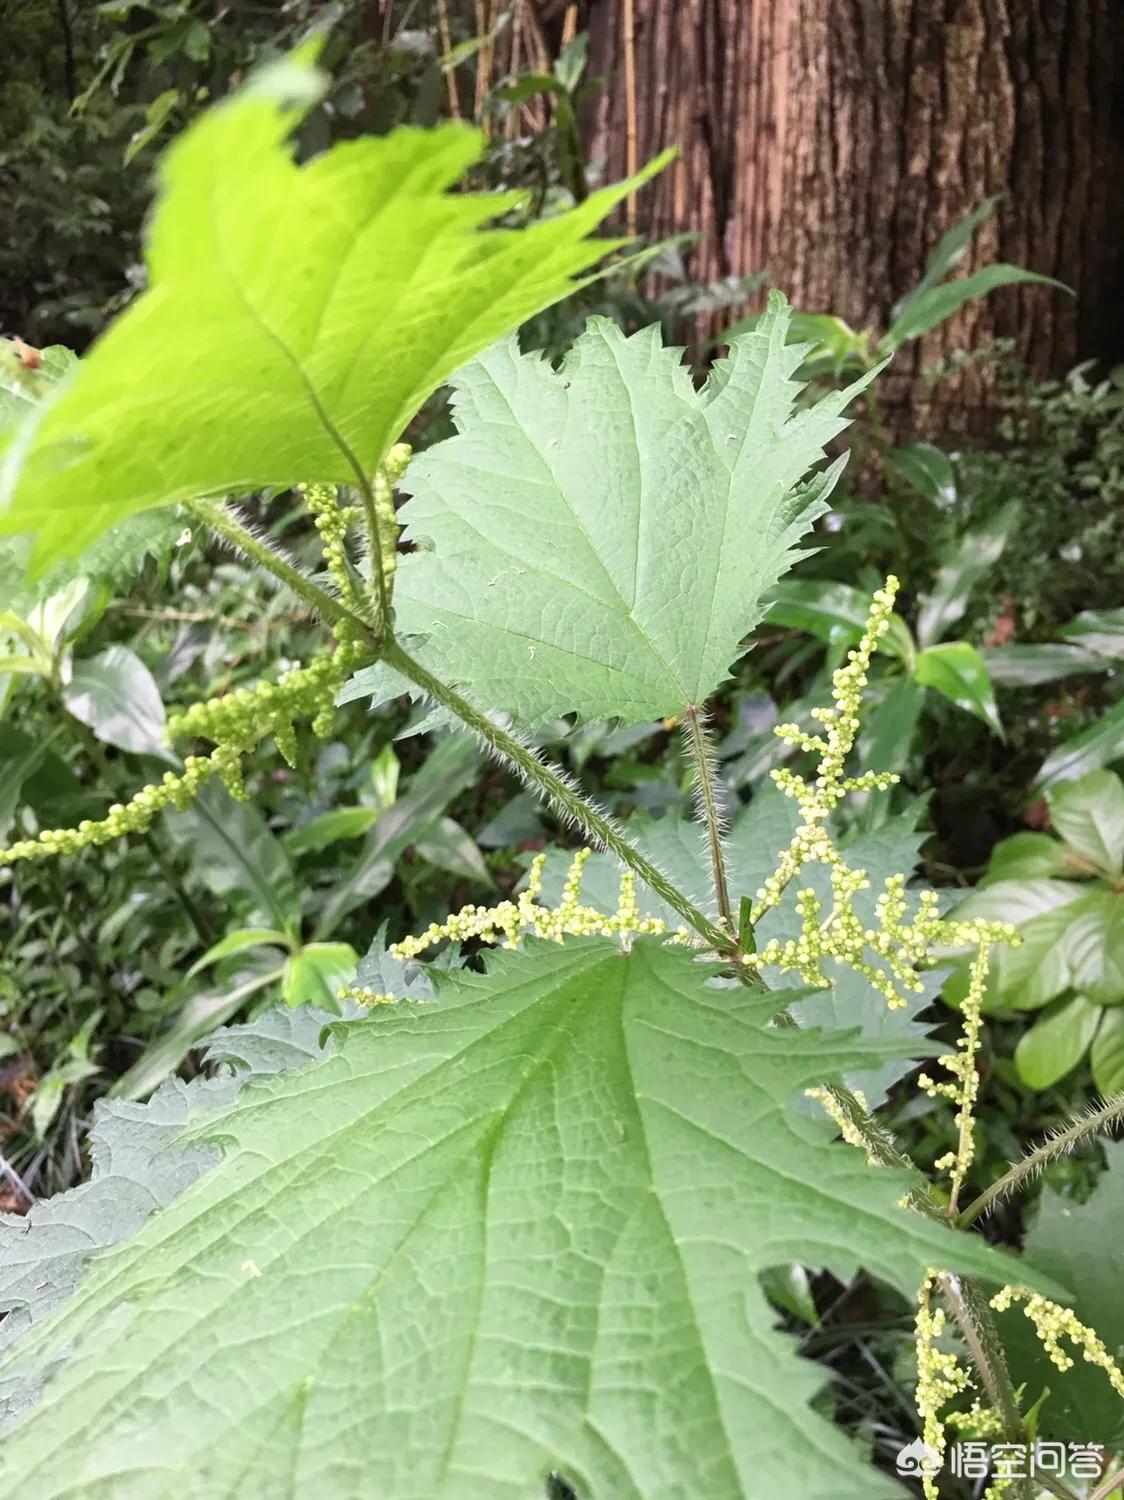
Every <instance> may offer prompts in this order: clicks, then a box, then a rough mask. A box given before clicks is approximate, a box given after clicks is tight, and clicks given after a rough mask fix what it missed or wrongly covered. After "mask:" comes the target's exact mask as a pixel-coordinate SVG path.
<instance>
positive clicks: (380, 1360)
mask: <svg viewBox="0 0 1124 1500" xmlns="http://www.w3.org/2000/svg"><path fill="white" fill-rule="evenodd" d="M436 977H437V982H438V992H439V994H438V1001H437V1003H436V1004H432V1003H422V1004H420V1005H412V1004H406V1003H403V1004H401V1005H399V1006H397V1007H389V1008H384V1009H382V1010H380V1011H379V1012H376V1014H375V1015H374V1016H373V1017H372V1018H371V1019H369V1020H361V1021H356V1022H350V1023H344V1024H342V1025H340V1026H337V1027H336V1028H334V1033H333V1034H334V1036H335V1039H336V1048H337V1050H336V1051H334V1052H332V1053H330V1054H329V1055H328V1056H326V1057H325V1058H324V1059H323V1060H322V1061H321V1062H319V1063H316V1064H314V1065H312V1066H311V1067H309V1068H305V1069H302V1070H300V1071H296V1072H293V1073H289V1074H286V1075H284V1076H283V1077H280V1078H277V1079H274V1080H272V1081H268V1082H265V1083H264V1084H261V1085H253V1086H249V1087H247V1088H244V1089H243V1090H242V1092H241V1093H240V1094H239V1095H238V1097H237V1100H236V1101H235V1102H234V1104H233V1105H232V1106H230V1107H226V1108H219V1109H218V1110H215V1111H212V1112H211V1113H210V1114H209V1115H207V1116H206V1117H204V1118H203V1119H202V1120H201V1121H200V1122H199V1123H198V1125H196V1126H195V1127H194V1128H189V1129H188V1130H187V1132H186V1133H185V1135H184V1136H183V1137H182V1140H181V1145H182V1146H183V1147H185V1148H186V1149H187V1150H188V1152H189V1153H191V1154H192V1157H193V1159H194V1161H195V1162H196V1164H198V1160H199V1155H200V1152H201V1151H206V1150H207V1149H208V1148H211V1149H213V1143H214V1142H221V1143H222V1146H223V1159H222V1160H221V1162H220V1163H219V1164H218V1165H217V1166H215V1167H214V1168H213V1170H211V1171H210V1172H209V1173H207V1174H206V1175H205V1176H203V1177H202V1178H197V1180H196V1181H195V1182H194V1183H193V1185H192V1186H190V1187H189V1188H188V1189H187V1191H186V1192H185V1193H183V1195H182V1196H181V1197H179V1198H178V1199H177V1200H176V1201H175V1202H173V1203H171V1204H170V1206H168V1207H166V1208H164V1209H163V1210H162V1211H160V1212H158V1213H157V1214H155V1215H154V1216H153V1217H152V1218H151V1219H150V1220H149V1221H148V1222H147V1223H146V1224H145V1225H144V1227H143V1228H142V1229H141V1230H140V1232H139V1234H138V1235H137V1236H136V1237H135V1238H134V1239H133V1240H132V1241H131V1242H129V1243H127V1244H124V1245H120V1246H118V1247H117V1248H115V1249H113V1250H109V1251H108V1252H106V1253H103V1254H102V1255H100V1256H99V1257H97V1259H96V1260H95V1262H94V1263H93V1264H92V1265H90V1266H89V1268H88V1270H87V1272H86V1275H85V1278H84V1280H83V1281H82V1283H81V1285H80V1286H79V1289H78V1292H77V1294H76V1295H75V1296H73V1297H72V1298H71V1299H70V1300H69V1302H68V1303H67V1304H66V1305H65V1306H64V1307H63V1308H62V1309H61V1310H60V1311H59V1312H58V1313H56V1314H54V1315H53V1316H49V1317H48V1318H47V1319H46V1320H45V1321H42V1322H40V1323H39V1325H38V1326H37V1327H32V1328H31V1329H30V1331H28V1332H27V1333H26V1334H25V1335H24V1336H23V1338H21V1339H20V1340H18V1341H17V1342H16V1343H15V1344H14V1345H13V1347H12V1348H11V1350H10V1351H9V1353H8V1357H7V1359H6V1361H5V1362H4V1364H3V1366H0V1377H4V1378H6V1382H7V1385H8V1389H9V1392H10V1395H11V1399H12V1404H13V1406H15V1407H16V1409H17V1410H19V1403H20V1402H21V1401H22V1402H23V1403H24V1411H23V1413H22V1415H21V1416H17V1419H16V1425H15V1427H14V1429H13V1430H12V1431H11V1432H10V1433H9V1434H8V1436H7V1438H6V1441H5V1445H4V1451H3V1458H2V1464H3V1473H4V1474H6V1475H7V1476H8V1478H9V1481H14V1478H15V1476H26V1475H28V1474H34V1475H35V1476H36V1493H37V1497H38V1500H61V1497H62V1496H64V1495H74V1494H76V1493H82V1494H83V1495H84V1496H87V1497H89V1500H94V1497H95V1496H98V1495H103V1496H106V1497H108V1496H110V1495H112V1496H113V1500H133V1497H140V1496H144V1497H145V1500H158V1497H164V1496H167V1497H169V1500H170V1497H173V1496H174V1497H175V1500H203V1497H206V1500H215V1497H217V1496H220V1495H222V1496H234V1495H240V1496H247V1497H249V1496H251V1495H252V1496H254V1497H255V1500H259V1497H267V1496H273V1495H277V1496H280V1495H289V1494H300V1495H303V1494H313V1493H314V1494H317V1495H319V1496H323V1497H324V1500H368V1497H370V1496H373V1495H377V1496H379V1497H380V1500H407V1497H409V1500H420V1497H425V1500H479V1497H481V1496H483V1495H487V1496H488V1497H489V1500H532V1497H533V1496H535V1495H537V1494H539V1493H540V1492H541V1489H542V1486H543V1484H544V1481H545V1478H546V1476H547V1475H548V1473H550V1472H552V1471H556V1472H560V1473H562V1474H564V1475H566V1476H567V1477H569V1478H570V1479H571V1480H572V1482H573V1483H574V1485H575V1487H576V1488H577V1490H578V1492H579V1493H580V1494H582V1495H592V1496H597V1497H602V1496H605V1497H608V1496H612V1497H613V1500H653V1497H654V1496H660V1497H663V1500H697V1497H701V1496H706V1497H707V1500H744V1497H748V1496H765V1495H768V1496H773V1495H803V1494H830V1495H831V1496H832V1497H833V1500H860V1497H861V1500H879V1497H883V1496H885V1497H889V1496H891V1495H894V1494H897V1493H899V1491H898V1490H897V1488H896V1486H895V1483H894V1481H893V1480H891V1479H889V1478H888V1477H887V1476H885V1475H882V1474H877V1473H874V1472H872V1471H871V1470H869V1469H867V1467H866V1466H865V1464H864V1463H863V1461H862V1459H861V1458H860V1456H859V1454H858V1452H857V1450H856V1449H855V1448H853V1447H852V1446H851V1445H849V1444H848V1442H847V1441H846V1440H845V1439H844V1438H843V1437H842V1436H841V1435H840V1434H839V1433H837V1432H836V1431H834V1430H833V1429H832V1427H831V1426H830V1424H829V1423H826V1422H824V1421H823V1420H822V1418H820V1417H819V1416H817V1415H814V1414H813V1412H812V1411H811V1409H810V1407H809V1405H808V1402H809V1398H810V1397H811V1396H812V1395H813V1394H814V1393H815V1391H816V1388H817V1385H818V1377H817V1374H816V1372H815V1370H814V1368H813V1367H812V1366H810V1365H805V1364H802V1363H801V1362H800V1361H799V1360H798V1359H797V1358H795V1357H794V1353H793V1348H792V1346H791V1344H790V1343H789V1342H788V1341H787V1340H786V1339H785V1338H784V1337H783V1336H782V1335H781V1334H779V1333H778V1332H777V1331H776V1330H775V1328H774V1327H773V1323H774V1316H773V1314H772V1312H771V1311H770V1309H769V1307H768V1304H767V1301H766V1299H765V1297H764V1296H763V1294H762V1292H761V1290H760V1288H759V1286H758V1283H757V1276H758V1274H759V1273H760V1272H761V1271H763V1270H765V1269H767V1268H769V1267H772V1266H775V1265H779V1264H780V1265H785V1264H789V1263H791V1262H792V1261H801V1262H804V1263H810V1264H821V1263H825V1264H827V1265H829V1266H831V1267H832V1268H833V1269H834V1270H835V1271H836V1272H837V1273H838V1274H840V1275H842V1276H844V1277H846V1276H849V1275H850V1274H852V1273H853V1271H854V1270H855V1269H856V1267H858V1266H860V1265H863V1266H865V1267H867V1268H868V1270H869V1271H870V1272H871V1273H872V1274H873V1275H875V1276H877V1277H879V1278H881V1279H883V1280H885V1281H888V1282H890V1283H892V1284H893V1285H895V1286H897V1287H899V1288H900V1289H901V1290H902V1291H903V1292H906V1293H908V1292H910V1291H912V1290H913V1288H914V1287H915V1285H916V1282H917V1281H918V1280H919V1279H920V1277H921V1276H922V1275H923V1274H924V1271H925V1269H926V1268H927V1267H929V1266H932V1265H940V1266H949V1267H950V1268H952V1269H956V1270H960V1271H964V1272H975V1273H978V1274H980V1275H983V1276H984V1277H988V1278H991V1279H996V1278H998V1279H1004V1278H1007V1277H1012V1276H1015V1275H1018V1274H1020V1272H1019V1268H1017V1267H1016V1264H1015V1263H1014V1262H1012V1261H1010V1260H1008V1259H1007V1258H1006V1257H1004V1256H1003V1255H1001V1254H1000V1253H999V1252H997V1251H995V1250H993V1249H992V1248H991V1247H989V1246H987V1245H985V1244H984V1243H983V1242H982V1241H980V1240H978V1239H974V1238H972V1237H970V1236H967V1235H957V1234H955V1233H954V1232H952V1231H950V1230H948V1229H946V1228H945V1227H944V1226H942V1225H938V1224H934V1223H932V1222H931V1221H929V1220H927V1219H925V1218H923V1217H921V1216H920V1215H917V1214H912V1213H910V1212H909V1211H908V1210H906V1209H904V1208H902V1207H901V1205H900V1199H901V1196H902V1193H903V1191H904V1189H905V1187H906V1184H907V1180H908V1179H907V1178H905V1176H904V1175H903V1174H899V1173H898V1172H896V1171H893V1170H888V1169H880V1168H874V1167H871V1166H869V1165H868V1164H867V1162H866V1161H865V1160H864V1158H863V1155H862V1153H860V1152H856V1151H853V1150H851V1149H848V1148H846V1147H844V1146H843V1145H841V1144H840V1143H838V1142H836V1141H833V1140H832V1139H831V1134H832V1132H831V1130H830V1128H829V1127H828V1126H827V1125H826V1124H824V1123H823V1122H820V1121H814V1120H810V1119H806V1118H802V1117H799V1116H797V1115H795V1114H794V1113H793V1112H791V1111H790V1110H789V1109H788V1107H787V1104H788V1101H789V1100H790V1099H791V1098H792V1097H793V1096H794V1095H796V1094H798V1093H799V1092H800V1091H801V1090H802V1089H803V1088H804V1087H805V1086H808V1085H811V1084H813V1083H815V1082H817V1081H819V1080H821V1079H822V1078H823V1077H824V1076H825V1075H828V1074H832V1073H834V1072H836V1071H837V1070H838V1069H840V1068H847V1067H853V1066H856V1065H860V1064H862V1063H863V1062H867V1063H869V1062H870V1061H872V1060H873V1058H874V1057H875V1056H876V1055H877V1054H878V1052H879V1050H882V1051H883V1053H884V1051H885V1049H879V1048H877V1047H872V1045H871V1044H869V1043H864V1042H862V1041H860V1040H857V1039H855V1038H854V1037H846V1036H820V1035H817V1034H814V1033H811V1034H807V1033H797V1032H791V1031H788V1030H785V1029H779V1028H771V1027H769V1025H768V1024H767V1023H768V1018H769V1016H770V1014H771V1012H772V1010H773V1007H774V1005H775V998H771V997H770V996H769V995H768V994H764V993H762V992H760V991H749V990H742V989H739V990H735V991H731V990H729V989H727V988H722V989H711V988H709V987H708V985H707V982H706V971H705V970H704V969H702V968H700V966H699V964H698V963H697V962H696V961H695V960H694V958H693V957H692V955H690V954H689V953H686V952H683V951H676V950H672V949H668V948H665V947H662V946H660V945H659V944H658V943H656V942H653V941H652V940H646V941H642V942H640V943H638V944H637V946H636V947H635V949H634V950H633V952H632V953H631V954H629V955H623V954H622V953H621V952H620V951H619V949H618V947H617V945H616V944H614V943H612V942H608V941H606V940H603V939H586V940H577V941H573V942H568V943H566V944H565V945H563V946H561V947H558V946H555V945H553V944H551V945H545V944H535V945H534V946H533V947H532V949H531V950H530V951H528V952H527V953H523V954H512V955H496V956H495V957H494V958H493V961H492V971H491V973H490V974H488V975H472V974H465V973H452V974H441V975H438V976H436ZM143 1118H144V1117H143V1115H142V1116H141V1117H140V1120H139V1122H138V1123H139V1124H140V1127H141V1132H142V1133H143ZM195 1170H196V1171H197V1170H198V1166H197V1165H196V1169H195ZM53 1207H54V1213H53V1215H52V1228H53V1229H54V1231H55V1235H56V1238H57V1236H58V1235H59V1234H60V1233H63V1232H65V1226H66V1224H67V1200H66V1199H62V1200H59V1202H58V1203H57V1204H55V1205H54V1206H53ZM75 1219H76V1221H77V1222H76V1225H75V1236H76V1237H77V1234H78V1233H79V1231H78V1227H77V1226H78V1225H79V1224H80V1223H81V1215H80V1214H76V1215H75ZM34 1228H35V1226H34V1224H33V1225H32V1232H31V1233H30V1234H27V1235H25V1239H24V1242H23V1244H22V1246H21V1258H22V1261H23V1264H24V1266H25V1267H26V1268H27V1272H28V1274H27V1276H26V1280H27V1281H28V1282H31V1278H32V1276H33V1275H34V1274H35V1268H34V1262H33V1256H34V1247H35V1236H34ZM103 1235H104V1232H103ZM44 1380H45V1384H44ZM21 1381H22V1384H21Z"/></svg>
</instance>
